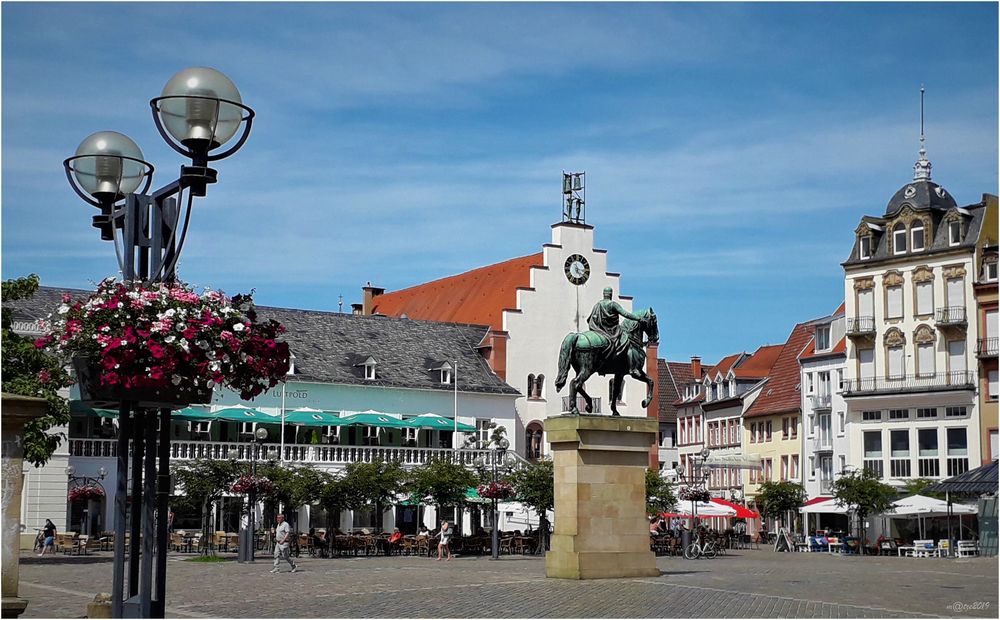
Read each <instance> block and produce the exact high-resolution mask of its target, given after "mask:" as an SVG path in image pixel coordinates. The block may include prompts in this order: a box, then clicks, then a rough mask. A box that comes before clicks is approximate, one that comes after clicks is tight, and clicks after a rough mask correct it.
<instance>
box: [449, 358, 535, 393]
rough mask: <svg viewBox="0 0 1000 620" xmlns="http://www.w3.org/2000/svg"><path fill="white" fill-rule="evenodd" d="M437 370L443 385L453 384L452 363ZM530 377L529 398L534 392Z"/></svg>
mask: <svg viewBox="0 0 1000 620" xmlns="http://www.w3.org/2000/svg"><path fill="white" fill-rule="evenodd" d="M437 370H438V372H439V373H440V377H441V384H442V385H451V381H452V376H453V375H454V368H453V367H452V365H451V364H449V363H448V362H445V363H444V364H441V366H440V367H439V368H438V369H437ZM530 379H531V378H530V377H529V383H528V397H529V398H531V396H532V393H533V392H532V386H531V383H530ZM536 381H537V379H536Z"/></svg>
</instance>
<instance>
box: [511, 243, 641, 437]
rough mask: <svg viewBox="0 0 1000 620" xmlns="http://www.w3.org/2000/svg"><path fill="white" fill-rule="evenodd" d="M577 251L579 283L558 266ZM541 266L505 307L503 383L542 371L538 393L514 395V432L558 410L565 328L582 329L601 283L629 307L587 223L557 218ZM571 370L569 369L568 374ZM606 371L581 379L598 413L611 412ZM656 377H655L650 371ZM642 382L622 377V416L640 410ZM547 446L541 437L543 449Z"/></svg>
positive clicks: (518, 382)
mask: <svg viewBox="0 0 1000 620" xmlns="http://www.w3.org/2000/svg"><path fill="white" fill-rule="evenodd" d="M573 254H579V255H581V256H583V257H584V258H586V259H587V261H588V263H589V264H590V278H589V279H588V281H587V282H586V283H585V284H583V285H580V286H577V285H575V284H573V283H571V282H570V281H569V280H568V279H567V278H566V275H565V273H564V271H563V268H564V265H565V262H566V259H567V258H568V257H569V256H571V255H573ZM543 255H544V268H541V269H539V268H533V269H532V270H531V288H532V289H533V290H521V291H518V295H517V308H516V309H514V310H512V311H505V312H504V314H503V327H504V330H506V331H507V332H508V333H509V336H510V339H509V340H508V342H507V383H509V384H510V385H512V386H514V387H515V388H517V389H519V390H521V391H522V392H524V393H526V392H527V378H528V375H529V374H532V375H535V376H538V375H539V374H542V375H544V376H545V382H544V387H543V389H542V397H541V399H537V400H534V399H533V400H529V399H528V398H526V397H521V398H519V399H517V401H516V408H517V413H518V418H519V421H520V424H519V429H518V430H519V432H520V433H519V434H522V435H523V429H524V427H526V426H527V425H528V424H530V423H531V422H532V421H538V422H541V421H542V420H544V419H545V418H547V417H550V416H556V415H560V414H562V413H563V406H562V397H563V396H567V395H568V394H569V388H568V387H564V388H563V390H562V392H559V393H557V392H556V389H555V379H556V376H557V375H558V374H559V348H560V345H561V344H562V341H563V338H565V337H566V335H567V334H569V333H572V332H577V331H586V330H587V329H588V328H587V317H588V316H589V315H590V311H591V309H592V308H593V306H594V304H596V303H597V302H598V301H600V300H601V298H602V296H603V290H604V287H606V286H610V287H611V288H612V289H613V290H614V299H615V301H618V302H619V303H620V304H621V306H622V307H623V308H625V309H626V310H629V311H631V310H632V300H631V299H630V298H627V297H626V298H622V297H621V293H622V291H621V283H620V277H619V275H618V274H615V273H608V271H607V270H608V264H607V263H608V261H607V253H606V252H605V251H604V250H596V249H594V231H593V228H591V227H589V226H588V227H585V226H577V225H570V224H556V225H555V226H553V228H552V244H547V245H545V246H544V252H543ZM573 376H574V374H573V371H572V369H571V370H570V371H569V375H568V378H570V379H571V378H572V377H573ZM609 380H610V377H601V376H599V375H595V376H593V377H591V378H590V379H589V380H588V381H587V384H586V390H587V393H588V394H590V395H591V396H592V397H599V398H600V399H601V413H602V414H604V415H608V414H610V413H611V408H610V402H609V401H608V381H609ZM654 380H655V377H654ZM645 389H646V386H645V384H643V383H641V382H639V381H636V380H634V379H631V378H626V379H625V384H624V390H623V400H624V402H625V404H623V405H619V407H618V410H619V412H620V413H621V414H622V415H623V416H645V415H646V410H645V409H643V408H642V400H643V398H645V395H646V392H645ZM581 411H582V410H581ZM545 450H546V447H545V442H544V441H543V452H544V451H545Z"/></svg>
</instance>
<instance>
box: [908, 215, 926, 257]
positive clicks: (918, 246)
mask: <svg viewBox="0 0 1000 620" xmlns="http://www.w3.org/2000/svg"><path fill="white" fill-rule="evenodd" d="M923 249H924V222H923V220H917V221H916V222H914V223H913V226H912V227H911V228H910V250H912V251H913V252H921V251H923Z"/></svg>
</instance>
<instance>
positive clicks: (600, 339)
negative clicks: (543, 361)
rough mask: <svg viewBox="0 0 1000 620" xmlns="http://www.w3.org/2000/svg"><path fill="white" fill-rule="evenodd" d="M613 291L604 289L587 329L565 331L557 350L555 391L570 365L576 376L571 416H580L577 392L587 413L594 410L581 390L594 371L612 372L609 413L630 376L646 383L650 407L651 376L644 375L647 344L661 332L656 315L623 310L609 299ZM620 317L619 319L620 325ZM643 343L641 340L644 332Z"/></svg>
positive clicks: (571, 384) (656, 340)
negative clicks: (565, 333)
mask: <svg viewBox="0 0 1000 620" xmlns="http://www.w3.org/2000/svg"><path fill="white" fill-rule="evenodd" d="M612 293H613V291H612V290H611V288H610V287H608V288H605V289H604V299H602V300H601V301H599V302H597V304H595V305H594V309H593V310H592V311H591V312H590V317H589V318H588V319H587V326H588V327H590V331H586V332H582V333H574V334H567V335H566V337H565V338H564V339H563V342H562V346H561V347H560V349H559V375H558V376H557V377H556V391H560V390H562V388H563V386H564V385H566V375H567V373H568V372H569V368H570V366H572V367H573V370H574V372H576V376H575V377H573V380H572V381H570V382H569V402H570V409H569V413H570V414H571V415H580V410H579V408H578V407H577V404H576V400H577V399H576V395H577V394H580V395H581V396H583V398H584V400H585V401H586V403H587V406H586V407H585V409H586V410H587V413H591V412H592V411H593V410H594V404H593V400H592V399H591V397H590V395H589V394H587V392H586V391H585V390H584V389H583V384H584V382H586V381H587V379H589V378H590V376H591V375H593V374H599V375H602V376H604V375H612V376H613V377H614V381H613V382H612V384H611V391H612V394H611V415H613V416H616V415H619V413H618V399H619V398H621V393H622V383H623V380H624V377H625V375H629V376H631V377H634V378H636V379H638V380H639V381H642V382H644V383H645V384H646V399H645V400H643V401H642V406H643V408H645V407H647V406H649V401H650V400H652V398H653V379H651V378H650V377H649V376H647V375H646V345H647V344H657V343H659V341H660V332H659V330H658V329H657V326H656V314H654V313H653V309H652V308H646V309H644V310H640V311H638V312H636V313H635V314H632V313H631V312H629V311H627V310H625V309H624V308H622V307H621V305H619V304H618V303H617V302H615V301H614V300H612V299H611V296H612ZM619 317H621V318H622V319H624V320H622V321H621V324H620V325H619ZM644 334H645V336H646V342H643V335H644Z"/></svg>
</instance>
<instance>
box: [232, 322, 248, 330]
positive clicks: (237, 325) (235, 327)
mask: <svg viewBox="0 0 1000 620" xmlns="http://www.w3.org/2000/svg"><path fill="white" fill-rule="evenodd" d="M244 329H246V326H245V325H243V323H236V324H235V325H233V331H234V332H241V331H243V330H244Z"/></svg>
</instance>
